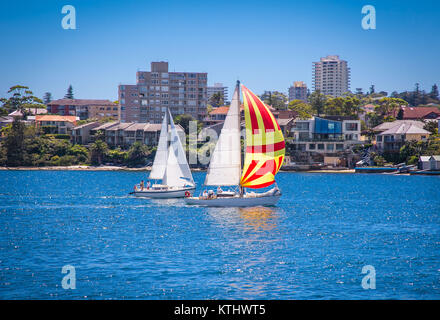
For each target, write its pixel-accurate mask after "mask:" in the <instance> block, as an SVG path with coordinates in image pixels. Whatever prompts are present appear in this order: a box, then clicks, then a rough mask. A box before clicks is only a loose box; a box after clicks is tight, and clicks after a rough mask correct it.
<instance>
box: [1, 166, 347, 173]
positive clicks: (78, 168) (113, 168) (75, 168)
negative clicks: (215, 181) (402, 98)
mask: <svg viewBox="0 0 440 320" xmlns="http://www.w3.org/2000/svg"><path fill="white" fill-rule="evenodd" d="M0 170H3V171H26V170H30V171H150V170H151V167H141V168H129V167H123V166H48V167H0ZM191 171H206V169H198V168H195V169H191ZM280 172H297V173H354V172H355V171H354V169H335V170H333V169H323V170H304V171H293V170H282V169H281V170H280Z"/></svg>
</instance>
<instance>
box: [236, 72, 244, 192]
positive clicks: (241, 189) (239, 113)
mask: <svg viewBox="0 0 440 320" xmlns="http://www.w3.org/2000/svg"><path fill="white" fill-rule="evenodd" d="M236 90H238V130H239V131H240V132H241V100H240V80H237V85H236ZM238 145H239V148H240V164H239V168H240V177H241V161H242V156H241V154H242V152H241V151H242V150H241V134H240V135H239V136H238ZM238 189H239V190H240V197H242V196H243V187H242V186H241V185H240V181H239V182H238Z"/></svg>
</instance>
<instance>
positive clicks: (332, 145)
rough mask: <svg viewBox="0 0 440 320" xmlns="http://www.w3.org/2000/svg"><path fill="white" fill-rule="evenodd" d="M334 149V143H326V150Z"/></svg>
mask: <svg viewBox="0 0 440 320" xmlns="http://www.w3.org/2000/svg"><path fill="white" fill-rule="evenodd" d="M334 149H335V145H334V144H328V145H327V150H328V151H333V150H334Z"/></svg>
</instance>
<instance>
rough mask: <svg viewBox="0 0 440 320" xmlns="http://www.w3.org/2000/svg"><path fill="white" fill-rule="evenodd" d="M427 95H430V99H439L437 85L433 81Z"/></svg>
mask: <svg viewBox="0 0 440 320" xmlns="http://www.w3.org/2000/svg"><path fill="white" fill-rule="evenodd" d="M429 96H430V97H431V99H434V100H438V99H439V96H438V87H437V85H436V84H435V83H434V85H433V86H432V89H431V92H430V93H429Z"/></svg>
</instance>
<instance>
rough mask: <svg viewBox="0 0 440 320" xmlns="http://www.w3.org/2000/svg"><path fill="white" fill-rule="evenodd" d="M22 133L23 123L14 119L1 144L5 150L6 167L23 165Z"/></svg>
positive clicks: (23, 129)
mask: <svg viewBox="0 0 440 320" xmlns="http://www.w3.org/2000/svg"><path fill="white" fill-rule="evenodd" d="M24 131H25V125H24V123H23V122H22V121H20V120H18V119H15V120H14V122H12V126H11V127H10V130H9V132H8V133H7V135H6V139H5V141H4V142H3V145H4V147H5V149H6V165H8V166H11V167H16V166H20V165H22V164H23V155H24V143H23V142H24Z"/></svg>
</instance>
